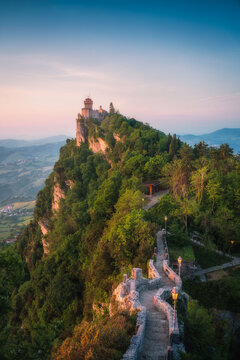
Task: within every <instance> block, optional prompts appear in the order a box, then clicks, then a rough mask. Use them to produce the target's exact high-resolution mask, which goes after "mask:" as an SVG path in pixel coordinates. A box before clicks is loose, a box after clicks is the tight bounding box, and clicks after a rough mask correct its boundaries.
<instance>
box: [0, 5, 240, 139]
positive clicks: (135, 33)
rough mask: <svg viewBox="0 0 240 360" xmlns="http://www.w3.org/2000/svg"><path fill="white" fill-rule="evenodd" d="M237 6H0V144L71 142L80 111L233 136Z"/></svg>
mask: <svg viewBox="0 0 240 360" xmlns="http://www.w3.org/2000/svg"><path fill="white" fill-rule="evenodd" d="M239 18H240V2H239V1H238V0H228V1H227V0H226V1H221V0H218V1H215V0H212V1H205V0H203V1H201V2H200V1H199V2H197V1H190V0H189V1H188V0H183V1H177V0H175V1H172V0H168V1H163V0H162V1H161V0H160V1H154V0H149V1H125V0H122V1H118V0H116V1H107V0H106V1H104V0H103V1H91V2H90V1H80V0H78V1H73V0H68V1H66V0H65V1H63V0H62V1H61V0H59V1H45V0H41V1H34V0H32V1H25V0H22V1H11V0H8V1H2V0H0V123H1V124H0V138H7V137H16V138H38V137H43V136H49V135H56V134H60V133H64V134H67V135H70V136H71V135H72V136H74V131H75V118H76V115H77V113H78V112H79V111H80V109H81V107H82V101H83V99H84V98H85V97H86V96H87V95H89V94H90V95H91V97H92V98H93V100H94V104H95V106H96V107H98V106H99V105H100V104H101V105H103V107H104V108H107V109H108V106H109V103H110V101H112V102H113V103H114V105H115V107H116V108H118V109H119V110H120V112H121V113H123V114H124V115H127V116H130V117H135V118H136V119H138V120H141V121H144V122H148V123H150V124H151V125H152V126H154V127H156V128H158V129H160V130H162V131H165V132H169V131H170V132H177V133H179V134H180V133H182V134H183V133H195V134H199V133H204V132H209V131H212V130H215V129H219V128H222V127H240V21H239Z"/></svg>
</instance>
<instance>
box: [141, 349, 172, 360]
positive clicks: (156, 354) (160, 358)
mask: <svg viewBox="0 0 240 360" xmlns="http://www.w3.org/2000/svg"><path fill="white" fill-rule="evenodd" d="M140 360H167V352H165V351H147V352H144V351H143V352H142V354H141V356H140Z"/></svg>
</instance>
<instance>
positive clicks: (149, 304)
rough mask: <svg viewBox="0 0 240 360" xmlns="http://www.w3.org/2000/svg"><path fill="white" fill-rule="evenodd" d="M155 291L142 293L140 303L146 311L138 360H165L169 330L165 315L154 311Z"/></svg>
mask: <svg viewBox="0 0 240 360" xmlns="http://www.w3.org/2000/svg"><path fill="white" fill-rule="evenodd" d="M156 292H157V290H152V291H148V292H143V293H142V294H141V296H140V301H141V304H142V305H143V306H146V309H147V320H146V330H145V336H144V340H143V345H142V352H141V354H140V357H139V359H140V360H166V359H167V349H168V342H169V329H168V321H167V317H166V315H165V314H164V313H163V311H158V310H156V308H155V306H154V295H155V294H156Z"/></svg>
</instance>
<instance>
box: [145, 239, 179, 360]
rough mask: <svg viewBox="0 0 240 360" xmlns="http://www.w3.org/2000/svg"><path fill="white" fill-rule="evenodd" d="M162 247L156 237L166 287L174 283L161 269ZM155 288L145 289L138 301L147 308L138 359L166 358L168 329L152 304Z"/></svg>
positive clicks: (163, 316)
mask: <svg viewBox="0 0 240 360" xmlns="http://www.w3.org/2000/svg"><path fill="white" fill-rule="evenodd" d="M163 258H164V248H163V243H162V238H161V236H160V235H158V238H157V256H156V263H155V264H154V265H155V267H156V268H157V270H158V272H159V274H160V276H161V278H162V282H163V286H161V287H166V288H171V289H172V288H173V286H174V284H173V282H172V281H171V280H169V279H168V277H167V276H166V274H165V273H164V271H163ZM156 292H157V290H147V291H143V292H141V293H140V302H141V304H142V305H143V306H146V309H147V321H146V330H145V337H144V340H143V347H142V353H141V355H140V357H139V360H167V348H168V345H169V329H168V321H167V317H166V315H165V314H164V312H163V311H159V310H157V309H156V308H155V305H154V296H155V294H156Z"/></svg>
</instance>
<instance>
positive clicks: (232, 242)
mask: <svg viewBox="0 0 240 360" xmlns="http://www.w3.org/2000/svg"><path fill="white" fill-rule="evenodd" d="M230 243H231V246H233V244H234V241H233V240H231V241H230ZM231 246H230V248H229V255H232V254H231Z"/></svg>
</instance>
